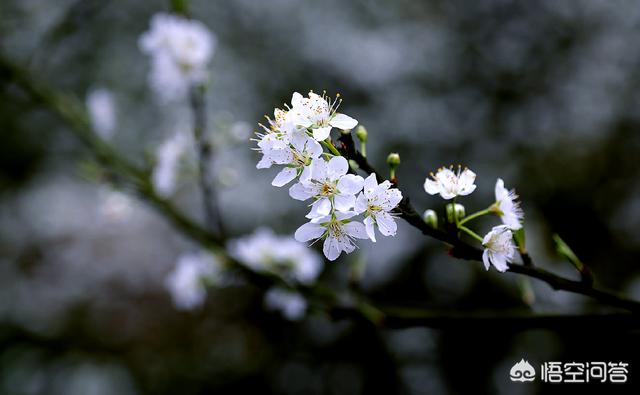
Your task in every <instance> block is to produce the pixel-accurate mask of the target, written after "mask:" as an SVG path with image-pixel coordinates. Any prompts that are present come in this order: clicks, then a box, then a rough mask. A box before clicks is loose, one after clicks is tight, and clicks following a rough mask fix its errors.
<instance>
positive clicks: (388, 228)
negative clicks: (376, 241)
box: [376, 212, 398, 236]
mask: <svg viewBox="0 0 640 395" xmlns="http://www.w3.org/2000/svg"><path fill="white" fill-rule="evenodd" d="M376 223H377V224H378V230H379V231H380V233H382V234H383V235H385V236H395V235H396V231H397V230H398V225H397V224H396V221H395V220H394V219H393V217H392V216H391V215H389V214H388V213H386V212H381V213H379V214H378V215H377V216H376Z"/></svg>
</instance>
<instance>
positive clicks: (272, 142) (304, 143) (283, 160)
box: [256, 133, 322, 187]
mask: <svg viewBox="0 0 640 395" xmlns="http://www.w3.org/2000/svg"><path fill="white" fill-rule="evenodd" d="M288 140H289V139H288V138H286V139H285V138H282V137H279V136H278V134H277V133H268V134H266V135H263V136H262V138H261V140H260V141H258V147H259V150H260V151H261V152H262V154H263V156H262V159H261V160H260V162H258V164H257V165H256V167H257V168H258V169H263V168H268V167H271V165H273V164H278V165H285V168H284V169H282V170H281V171H280V172H279V173H278V174H277V175H276V177H275V178H274V179H273V181H272V182H271V185H273V186H276V187H281V186H284V185H286V184H288V183H289V182H291V181H292V180H293V179H294V178H296V177H297V176H299V175H300V174H301V173H302V171H303V169H304V168H305V166H308V165H309V164H311V161H312V160H313V159H317V158H319V157H320V155H322V147H321V146H320V144H319V143H318V142H317V141H315V140H314V139H312V138H310V137H309V136H307V135H305V134H301V133H295V134H294V135H293V136H292V137H291V138H290V141H288Z"/></svg>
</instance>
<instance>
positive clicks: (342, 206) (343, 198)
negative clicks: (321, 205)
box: [327, 194, 356, 214]
mask: <svg viewBox="0 0 640 395" xmlns="http://www.w3.org/2000/svg"><path fill="white" fill-rule="evenodd" d="M355 204H356V195H344V194H339V195H335V196H334V197H333V205H334V206H335V208H336V210H338V211H343V212H344V211H349V210H350V209H351V208H352V207H353V206H354V205H355ZM327 214H329V213H328V212H327Z"/></svg>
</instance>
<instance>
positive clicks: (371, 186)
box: [363, 173, 378, 197]
mask: <svg viewBox="0 0 640 395" xmlns="http://www.w3.org/2000/svg"><path fill="white" fill-rule="evenodd" d="M377 187H378V181H377V180H376V175H375V174H374V173H371V174H370V175H369V177H367V178H365V179H364V185H363V188H364V193H365V195H366V196H367V197H370V194H371V193H372V192H373V191H374V190H375V189H376V188H377Z"/></svg>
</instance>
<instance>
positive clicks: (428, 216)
mask: <svg viewBox="0 0 640 395" xmlns="http://www.w3.org/2000/svg"><path fill="white" fill-rule="evenodd" d="M422 220H423V221H424V222H425V223H426V224H427V225H429V226H430V227H432V228H434V229H437V228H438V214H437V213H436V212H435V211H433V210H431V209H429V210H425V212H424V214H422Z"/></svg>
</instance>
